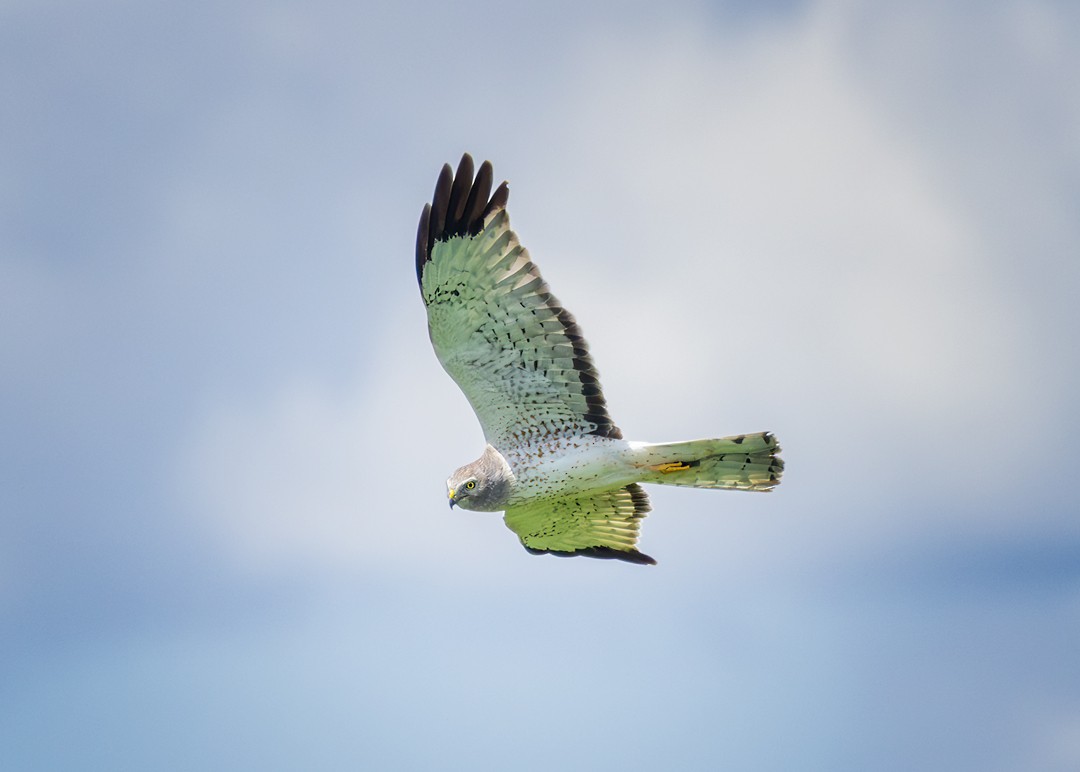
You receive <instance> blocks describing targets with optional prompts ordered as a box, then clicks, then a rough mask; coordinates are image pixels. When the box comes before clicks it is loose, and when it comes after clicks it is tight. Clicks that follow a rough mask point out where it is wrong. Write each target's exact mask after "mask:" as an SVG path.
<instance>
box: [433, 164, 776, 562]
mask: <svg viewBox="0 0 1080 772" xmlns="http://www.w3.org/2000/svg"><path fill="white" fill-rule="evenodd" d="M491 186H492V170H491V164H490V163H488V162H487V161H485V162H484V163H483V164H481V166H480V170H479V172H478V173H477V174H476V176H475V179H474V178H473V159H472V157H471V156H469V155H468V154H465V155H464V156H463V157H462V159H461V163H460V164H459V165H458V169H457V174H456V175H455V174H454V172H453V171H452V170H451V168H450V165H449V164H447V165H445V166H443V169H442V173H441V174H440V175H439V180H438V183H437V184H436V185H435V195H434V198H433V200H432V202H431V204H427V205H425V206H424V211H423V213H422V214H421V215H420V227H419V230H418V232H417V237H416V277H417V279H418V281H419V282H420V292H421V294H422V295H423V298H424V304H425V305H426V306H427V313H428V331H429V334H430V336H431V343H432V345H433V346H434V347H435V354H436V356H438V358H439V361H440V362H441V363H442V366H443V368H445V369H446V372H448V373H449V374H450V377H451V378H453V379H454V380H455V381H457V384H458V386H460V387H461V390H462V391H463V392H464V393H465V396H466V397H467V398H468V400H469V402H470V403H471V404H472V408H473V410H474V411H475V412H476V416H477V418H479V419H480V425H481V426H482V427H483V430H484V438H485V440H486V441H487V447H485V448H484V452H483V454H482V455H481V456H480V458H478V459H477V460H476V461H473V462H472V463H471V464H466V465H465V466H463V467H461V468H460V469H458V470H457V471H456V472H454V473H453V474H452V475H450V478H449V479H448V480H447V481H446V488H447V495H448V496H449V498H450V506H451V507H453V506H454V505H455V504H457V505H458V506H460V507H462V508H463V509H471V510H478V511H482V512H495V511H504V512H505V516H504V519H505V521H506V525H507V526H508V527H509V528H510V530H512V531H513V532H514V533H516V534H517V535H518V537H519V538H520V539H521V543H522V544H523V545H524V546H525V549H526V550H528V551H529V552H531V553H533V554H545V553H551V554H555V555H587V556H589V557H599V558H617V559H619V560H626V561H629V562H631V563H646V564H655V563H656V561H655V560H653V559H652V558H651V557H649V556H648V555H645V554H643V553H641V552H639V551H638V549H637V540H638V529H639V528H640V526H641V520H642V518H643V517H645V514H646V513H647V512H648V511H649V510H650V509H651V507H650V505H649V497H648V495H647V494H646V493H645V491H644V490H642V488H641V486H640V485H638V483H642V482H644V483H660V484H662V485H686V486H691V487H694V488H734V489H739V490H751V491H767V490H770V489H772V488H774V487H775V486H776V485H777V484H778V483H779V482H780V475H781V473H782V472H783V469H784V462H783V461H782V460H781V459H780V458H779V456H778V455H777V454H778V453H779V452H780V446H779V445H778V444H777V442H776V438H775V437H774V436H773V435H772V434H770V433H769V432H762V433H759V434H740V435H738V436H734V437H724V438H722V439H704V440H693V441H690V442H673V443H663V444H654V443H647V442H628V441H627V440H624V439H623V436H622V432H620V431H619V429H618V427H616V426H615V423H614V422H613V421H612V420H611V416H609V415H608V411H607V405H606V403H605V402H604V395H603V392H602V391H601V389H600V381H599V379H598V377H597V373H596V368H595V367H594V366H593V361H592V357H591V356H589V349H588V346H587V345H586V343H585V338H584V337H583V336H582V334H581V330H580V328H578V326H577V324H576V323H575V322H574V318H573V317H572V316H571V315H570V312H569V311H567V310H566V309H564V308H563V307H562V306H561V305H560V304H559V301H557V300H556V299H555V297H554V296H553V295H552V294H551V291H550V290H549V289H548V286H547V284H546V283H545V282H544V280H543V278H541V276H540V271H539V270H538V269H537V267H536V265H534V264H533V263H532V262H531V261H530V260H529V253H528V252H526V251H525V248H524V247H522V246H521V244H520V243H519V242H518V239H517V235H516V234H515V233H514V232H513V231H512V230H510V218H509V216H508V215H507V213H506V201H507V198H508V197H509V189H508V187H507V184H506V183H505V182H504V183H502V184H501V185H499V187H498V188H496V189H495V192H494V193H492V192H491Z"/></svg>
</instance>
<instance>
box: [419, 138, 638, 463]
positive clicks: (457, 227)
mask: <svg viewBox="0 0 1080 772" xmlns="http://www.w3.org/2000/svg"><path fill="white" fill-rule="evenodd" d="M491 184H492V171H491V164H490V163H488V162H487V161H485V162H484V163H483V164H482V165H481V166H480V169H479V171H478V173H477V174H476V178H475V180H474V179H473V160H472V158H471V157H470V156H469V155H468V154H466V155H465V156H464V157H463V158H462V159H461V164H460V165H459V166H458V169H457V174H456V175H455V174H454V173H453V172H452V171H451V169H450V166H449V164H447V165H446V166H444V167H443V169H442V174H441V175H440V176H439V181H438V183H437V184H436V186H435V195H434V198H433V200H432V202H431V204H428V205H425V206H424V211H423V213H422V214H421V216H420V227H419V229H418V232H417V238H416V276H417V279H418V281H419V282H420V292H421V294H422V295H423V298H424V303H425V305H426V306H427V312H428V332H429V334H430V336H431V343H432V345H433V346H434V347H435V354H436V356H438V358H439V361H440V362H441V363H442V366H443V368H445V369H446V371H447V372H448V373H449V374H450V377H452V378H453V379H454V380H455V381H457V384H458V386H460V387H461V390H462V391H463V392H464V393H465V396H466V397H467V398H468V400H469V402H470V403H471V404H472V407H473V410H474V411H475V412H476V415H477V418H478V419H479V420H480V425H481V426H482V427H483V429H484V436H485V438H486V439H487V441H488V442H489V443H490V444H492V445H494V446H495V447H496V448H500V447H513V446H515V445H520V444H525V443H527V442H529V441H530V440H531V439H536V438H539V437H544V436H549V435H551V434H564V435H584V434H595V435H599V436H602V437H612V438H621V436H622V435H621V433H620V432H619V429H618V427H616V426H615V424H614V422H613V421H612V420H611V417H610V416H609V415H608V411H607V406H606V403H605V401H604V396H603V394H602V392H601V390H600V381H599V378H598V376H597V372H596V368H595V367H594V366H593V362H592V358H591V357H590V356H589V350H588V346H587V345H586V343H585V338H584V337H583V336H582V334H581V330H580V329H579V328H578V326H577V323H576V322H575V321H574V318H573V317H572V316H571V315H570V313H569V312H568V311H567V310H566V309H564V308H563V307H562V306H561V305H560V304H559V302H558V301H557V300H556V299H555V298H554V297H553V296H552V294H551V292H550V290H549V289H548V286H547V284H546V283H545V282H544V280H543V278H542V277H541V276H540V271H539V270H538V269H537V267H536V266H535V265H534V264H533V263H532V262H531V261H530V260H529V253H528V252H527V251H526V250H525V248H524V247H522V246H521V244H520V243H519V242H518V239H517V236H516V235H515V233H514V232H513V231H512V230H510V218H509V216H508V215H507V213H506V201H507V197H508V195H509V190H508V188H507V185H506V183H505V182H504V183H502V185H500V186H499V187H498V188H497V189H496V190H495V193H494V194H491ZM489 196H490V197H489Z"/></svg>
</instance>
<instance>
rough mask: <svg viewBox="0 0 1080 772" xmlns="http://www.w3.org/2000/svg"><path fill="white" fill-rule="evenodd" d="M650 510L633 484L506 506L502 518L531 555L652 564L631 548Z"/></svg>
mask: <svg viewBox="0 0 1080 772" xmlns="http://www.w3.org/2000/svg"><path fill="white" fill-rule="evenodd" d="M650 509H652V507H651V506H650V505H649V496H648V494H646V493H645V491H644V490H642V488H641V486H640V485H638V484H637V483H633V484H631V485H627V486H626V487H625V488H617V489H615V490H608V491H597V492H585V493H581V494H579V495H573V496H565V497H563V498H557V499H540V500H537V501H535V502H531V503H529V504H525V505H523V506H518V507H511V508H510V509H508V510H506V514H505V515H504V518H503V519H504V520H505V521H506V525H507V527H508V528H509V529H510V530H511V531H513V532H514V533H516V534H517V535H518V537H520V538H521V543H522V544H523V545H524V546H525V549H527V550H528V551H529V552H531V553H533V554H537V555H539V554H544V553H551V554H553V555H566V556H571V555H584V556H587V557H594V558H615V559H617V560H626V561H628V562H630V563H646V564H649V565H655V564H656V561H655V560H653V559H652V558H651V557H649V556H648V555H645V554H643V553H641V552H638V550H637V540H638V530H639V528H640V527H641V520H642V518H644V517H645V514H646V513H647V512H648V511H649V510H650Z"/></svg>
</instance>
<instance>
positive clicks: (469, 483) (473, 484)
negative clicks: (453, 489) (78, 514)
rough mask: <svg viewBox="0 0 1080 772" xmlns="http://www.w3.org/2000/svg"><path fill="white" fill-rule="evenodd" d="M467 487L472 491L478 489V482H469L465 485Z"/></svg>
mask: <svg viewBox="0 0 1080 772" xmlns="http://www.w3.org/2000/svg"><path fill="white" fill-rule="evenodd" d="M465 487H466V488H468V489H469V490H470V491H471V490H472V489H473V488H475V487H476V480H469V481H468V482H467V483H465Z"/></svg>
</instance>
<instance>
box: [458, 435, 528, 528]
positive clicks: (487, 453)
mask: <svg viewBox="0 0 1080 772" xmlns="http://www.w3.org/2000/svg"><path fill="white" fill-rule="evenodd" d="M513 481H514V473H513V472H512V471H511V470H510V465H509V464H507V463H506V459H504V458H503V457H502V454H501V453H499V451H497V450H495V448H493V447H491V446H490V445H488V446H487V447H486V448H484V455H482V456H480V458H478V459H476V460H475V461H473V462H472V463H471V464H466V465H465V466H463V467H461V468H460V469H458V470H456V471H455V472H454V473H453V474H452V475H450V477H449V478H447V480H446V495H447V496H449V497H450V507H451V509H452V508H453V507H454V505H455V504H456V505H458V506H460V507H461V508H462V509H472V510H475V511H478V512H496V511H498V510H500V509H504V508H505V507H504V506H503V504H504V503H505V502H506V500H507V498H509V496H510V486H511V484H512V483H513Z"/></svg>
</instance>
